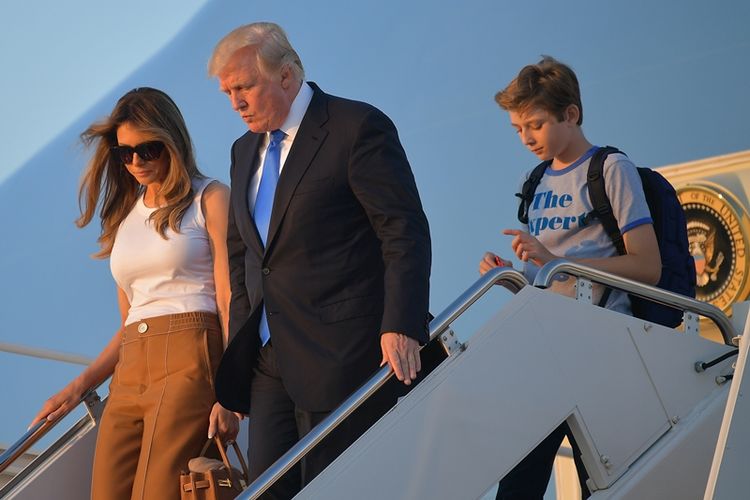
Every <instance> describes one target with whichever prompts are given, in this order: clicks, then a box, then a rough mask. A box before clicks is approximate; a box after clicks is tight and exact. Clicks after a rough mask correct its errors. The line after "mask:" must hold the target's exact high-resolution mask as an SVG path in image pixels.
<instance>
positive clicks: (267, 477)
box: [237, 267, 529, 500]
mask: <svg viewBox="0 0 750 500" xmlns="http://www.w3.org/2000/svg"><path fill="white" fill-rule="evenodd" d="M528 284H529V282H528V281H527V280H526V278H524V276H523V275H522V274H521V273H519V272H518V271H516V270H514V269H511V268H507V267H506V268H502V267H497V268H494V269H491V270H489V271H487V273H485V275H484V276H482V277H481V278H480V279H478V280H477V281H476V282H475V283H474V284H473V285H472V286H471V287H469V288H468V289H467V290H466V291H465V292H464V293H463V294H462V295H461V296H459V297H458V298H457V299H456V300H454V301H453V303H451V305H449V306H448V307H446V308H445V310H444V311H443V312H442V313H440V314H439V315H438V316H437V317H435V319H433V320H432V321H431V322H430V340H432V339H434V338H436V337H437V336H439V335H440V334H441V333H443V332H444V331H445V330H446V329H448V327H449V326H450V324H451V323H452V322H453V321H454V320H455V319H456V318H458V317H459V316H461V314H463V313H464V311H466V309H468V308H469V306H471V305H472V304H473V303H474V302H476V301H477V300H478V299H479V298H480V297H481V296H482V295H484V294H485V293H486V292H487V291H488V290H489V289H491V288H492V286H493V285H502V286H503V287H505V288H507V289H508V290H510V291H511V292H512V293H517V292H518V291H519V290H520V289H521V288H523V287H524V286H526V285H528ZM392 375H393V370H392V369H391V367H390V366H389V365H385V366H383V367H382V368H381V369H380V370H378V371H377V372H376V373H375V375H373V376H372V377H371V378H370V379H369V380H368V381H367V382H365V383H364V384H363V385H362V386H361V387H360V388H359V389H357V391H355V392H354V393H353V394H352V395H351V396H349V397H348V398H347V399H346V400H345V401H344V402H343V403H341V405H340V406H339V407H338V408H336V409H335V410H333V411H332V412H331V414H330V415H328V416H327V417H326V418H325V419H324V420H323V421H322V422H320V424H318V425H317V426H316V427H314V428H313V429H312V430H311V431H310V432H309V433H307V434H306V435H305V436H304V437H303V438H302V439H300V440H299V441H298V442H297V443H296V444H295V445H294V446H293V447H292V448H290V449H289V451H287V452H286V453H285V454H284V455H282V456H281V457H280V458H279V459H278V460H276V462H274V463H273V465H271V467H269V468H268V469H267V470H266V471H265V472H264V473H263V474H261V475H260V476H259V477H258V478H257V479H256V480H255V481H253V483H252V484H250V486H249V487H248V488H247V489H246V490H245V491H243V492H242V493H240V495H239V496H238V497H237V499H238V500H248V499H251V500H255V499H257V498H258V497H259V496H260V495H262V494H263V493H264V492H265V491H266V490H267V489H268V488H270V487H271V485H272V484H273V483H274V482H276V481H277V480H278V479H279V478H280V477H281V476H283V475H284V474H285V473H286V472H287V471H288V470H289V469H291V468H292V467H293V466H294V465H295V464H296V463H297V462H299V461H300V460H301V459H302V457H304V456H305V455H306V454H307V452H309V451H310V450H311V449H312V448H313V447H314V446H315V445H316V444H318V443H319V442H320V441H322V440H323V438H325V437H326V436H327V435H328V434H329V433H330V432H331V431H333V429H335V428H336V426H338V425H339V424H340V423H341V422H342V421H343V420H344V419H345V418H346V417H347V416H349V415H350V414H351V413H352V412H353V411H354V410H356V409H357V408H358V407H359V406H360V405H361V404H362V403H364V402H365V401H366V400H367V398H369V397H370V396H371V395H372V394H373V393H374V392H375V391H377V390H378V388H380V387H381V386H382V385H383V384H385V383H386V382H387V381H388V379H390V377H391V376H392Z"/></svg>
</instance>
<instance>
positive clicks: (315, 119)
mask: <svg viewBox="0 0 750 500" xmlns="http://www.w3.org/2000/svg"><path fill="white" fill-rule="evenodd" d="M308 83H309V84H310V86H311V87H312V89H313V92H314V93H313V97H312V100H311V101H310V105H309V106H308V108H307V111H306V112H305V117H304V118H303V119H302V123H301V124H300V127H299V130H298V131H297V135H296V137H295V138H294V143H293V144H292V149H291V150H290V151H289V155H288V156H287V158H286V161H285V162H284V168H283V169H282V170H281V175H280V176H279V183H278V185H277V186H276V195H275V196H274V200H273V211H272V212H271V222H270V225H269V228H268V238H267V239H266V241H267V242H268V245H267V248H270V247H271V245H273V240H274V237H275V236H276V233H277V232H278V229H279V226H280V225H281V221H282V220H283V219H284V214H285V213H286V210H287V208H288V207H289V202H290V201H291V199H292V195H293V194H294V190H295V189H296V188H297V184H299V181H300V179H302V176H303V175H304V173H305V172H306V171H307V169H308V168H309V167H310V164H311V163H312V161H313V159H314V158H315V154H316V153H317V152H318V149H320V146H321V145H322V144H323V141H324V140H325V138H326V136H327V135H328V131H326V130H324V129H323V128H321V127H322V125H323V124H324V123H325V122H326V121H327V120H328V99H327V97H326V95H325V94H324V93H323V91H322V90H320V88H318V86H317V85H315V84H314V83H312V82H308Z"/></svg>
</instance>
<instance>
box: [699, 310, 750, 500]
mask: <svg viewBox="0 0 750 500" xmlns="http://www.w3.org/2000/svg"><path fill="white" fill-rule="evenodd" d="M739 342H740V349H739V357H738V359H737V369H736V371H735V373H734V378H733V379H732V384H731V388H730V390H729V396H728V400H727V404H726V408H725V410H724V415H723V417H722V422H721V430H720V432H719V438H718V440H717V442H716V445H715V451H714V456H713V462H712V465H711V473H710V476H709V481H708V484H707V486H706V491H705V497H704V498H706V499H712V500H734V499H735V498H742V497H746V496H748V486H747V479H748V473H749V472H750V455H749V454H748V451H750V428H749V427H748V424H750V398H748V396H747V395H746V394H745V389H747V388H748V387H750V371H748V366H747V361H748V354H749V352H748V351H750V316H748V317H747V321H746V324H745V328H744V332H743V334H742V336H741V337H740V341H739Z"/></svg>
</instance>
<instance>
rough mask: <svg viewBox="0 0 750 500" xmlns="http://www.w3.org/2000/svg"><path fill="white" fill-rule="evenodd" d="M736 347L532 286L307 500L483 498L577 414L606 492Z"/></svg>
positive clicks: (311, 488)
mask: <svg viewBox="0 0 750 500" xmlns="http://www.w3.org/2000/svg"><path fill="white" fill-rule="evenodd" d="M726 350H727V348H726V347H724V346H722V345H719V344H715V343H713V342H710V341H707V340H705V339H702V338H700V337H697V336H689V335H685V334H681V333H678V332H676V331H674V330H671V329H667V328H664V327H661V326H654V325H652V326H650V327H648V329H647V330H646V329H644V322H643V321H642V320H638V319H636V318H631V317H629V316H625V315H622V314H618V313H614V312H611V311H607V310H604V309H601V308H598V307H594V306H591V305H585V304H582V303H578V302H576V301H575V300H572V299H569V298H566V297H561V296H559V295H556V294H553V293H548V292H545V291H542V290H539V289H535V288H533V287H526V288H524V289H523V290H522V291H521V292H519V293H518V294H517V295H516V296H515V297H513V298H512V299H511V300H510V301H509V302H508V303H507V304H506V305H505V307H504V308H503V309H502V310H501V311H500V312H499V313H498V314H497V315H496V316H495V317H494V318H493V319H491V320H490V322H489V323H488V324H487V325H486V326H485V327H484V328H483V329H482V330H481V331H480V332H478V333H477V334H476V335H474V336H473V337H472V338H471V340H470V341H469V342H468V343H467V349H466V350H465V351H464V352H462V353H460V354H457V355H454V356H452V357H451V358H450V359H448V360H447V361H446V362H444V363H443V364H442V365H440V366H439V367H438V368H437V369H436V370H435V372H433V374H432V375H431V376H430V377H428V378H427V379H426V380H425V381H424V382H422V383H421V384H420V385H419V386H417V387H416V388H415V389H414V390H413V391H412V392H411V393H410V394H409V395H408V396H407V397H406V398H404V399H403V400H402V401H401V402H400V403H399V404H398V405H397V406H396V407H395V408H394V409H392V410H391V411H390V412H389V413H388V414H386V415H385V416H384V417H383V418H382V419H381V420H380V421H379V422H378V423H377V424H376V425H375V426H373V427H372V428H371V429H370V430H369V431H368V432H367V433H365V434H364V435H363V436H362V438H360V439H359V440H358V441H357V442H356V443H355V444H354V445H352V446H351V447H350V448H349V449H348V450H347V451H346V452H345V453H344V454H342V455H341V457H339V458H338V459H337V460H336V461H335V462H334V463H333V464H332V465H331V466H330V467H328V468H327V469H326V470H325V471H323V473H321V474H320V476H318V477H317V478H316V479H315V480H314V481H313V482H312V483H311V484H310V485H308V487H307V488H305V489H304V490H303V491H302V492H301V493H300V494H299V495H298V496H297V497H296V498H302V499H313V498H318V499H326V500H332V499H351V498H357V499H358V500H366V499H370V498H372V499H382V498H389V499H400V498H403V499H414V498H430V499H446V500H455V499H456V498H462V499H464V498H466V499H470V498H479V497H481V496H482V494H484V492H485V491H487V490H488V489H489V488H490V487H491V486H492V484H493V483H496V482H497V480H498V479H499V478H500V477H502V476H503V475H505V474H506V473H507V472H508V471H509V470H510V469H511V468H512V467H513V466H515V465H516V464H517V463H518V462H519V461H520V460H521V459H522V458H523V457H524V456H525V455H526V454H527V453H528V452H529V451H530V450H531V449H533V447H534V446H536V444H537V443H539V442H540V441H541V440H542V439H543V438H544V437H545V436H546V435H547V434H548V433H549V432H550V431H551V430H553V429H554V428H555V427H556V426H557V425H558V424H559V423H560V422H562V421H563V420H566V419H568V421H569V423H570V424H571V427H572V429H573V432H574V435H575V436H576V440H577V441H578V443H579V446H580V447H581V450H582V453H583V459H584V462H585V463H586V466H587V470H588V472H589V475H590V476H591V478H592V480H593V481H594V483H595V485H596V487H597V488H598V489H603V488H607V487H609V486H611V485H612V484H613V483H615V481H617V479H618V477H620V476H622V475H623V474H625V473H626V472H627V471H628V469H629V468H630V467H631V466H632V465H633V464H634V463H635V462H636V461H637V460H638V458H639V457H640V456H641V455H643V454H644V453H646V452H647V451H648V450H650V449H653V447H654V445H655V443H657V442H658V441H659V440H660V439H662V437H663V436H664V435H665V434H668V433H669V431H670V430H671V429H672V427H673V425H675V424H673V422H672V420H671V419H672V417H673V416H674V414H675V413H685V414H687V415H689V414H690V410H691V409H692V408H694V407H696V406H698V405H699V403H701V401H702V400H704V399H706V398H710V397H712V395H713V394H714V393H716V392H721V390H722V389H721V388H720V387H718V386H717V385H716V384H715V383H714V382H713V378H714V375H713V372H706V373H703V374H700V375H699V374H695V372H694V371H693V372H691V370H693V365H694V363H695V361H697V360H702V361H705V360H708V359H711V358H712V356H714V355H718V354H722V353H723V352H725V351H726ZM643 351H648V353H647V355H645V354H644V353H643ZM721 368H722V366H718V367H715V368H714V369H712V370H719V369H721ZM685 385H689V386H691V387H689V388H684V387H683V386H685ZM678 388H679V390H678ZM668 394H669V395H668ZM714 397H715V396H714ZM717 425H718V424H717ZM686 427H687V426H686ZM714 430H715V429H714ZM685 436H687V433H685ZM714 438H715V434H714ZM709 454H710V452H709ZM605 462H606V463H605ZM709 463H710V459H709ZM690 472H691V470H690V468H689V467H688V468H687V470H684V471H683V473H690ZM703 473H705V474H707V469H706V470H704V471H703ZM604 493H605V492H604V491H600V492H599V493H597V495H599V496H598V498H603V497H602V496H601V495H602V494H604Z"/></svg>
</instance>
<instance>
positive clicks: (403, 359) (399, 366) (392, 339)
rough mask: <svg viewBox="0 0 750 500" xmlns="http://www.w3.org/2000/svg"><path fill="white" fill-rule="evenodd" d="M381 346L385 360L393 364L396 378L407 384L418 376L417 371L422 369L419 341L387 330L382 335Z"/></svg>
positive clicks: (381, 363)
mask: <svg viewBox="0 0 750 500" xmlns="http://www.w3.org/2000/svg"><path fill="white" fill-rule="evenodd" d="M380 348H381V349H382V350H383V361H381V362H380V366H383V365H385V364H386V363H390V364H391V368H393V372H394V373H395V374H396V378H397V379H399V380H400V381H402V382H403V383H404V384H406V385H411V381H412V380H414V379H416V378H417V372H418V371H419V370H421V369H422V361H421V360H420V359H419V342H417V341H416V340H415V339H413V338H411V337H407V336H406V335H404V334H401V333H395V332H386V333H384V334H382V335H381V336H380Z"/></svg>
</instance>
